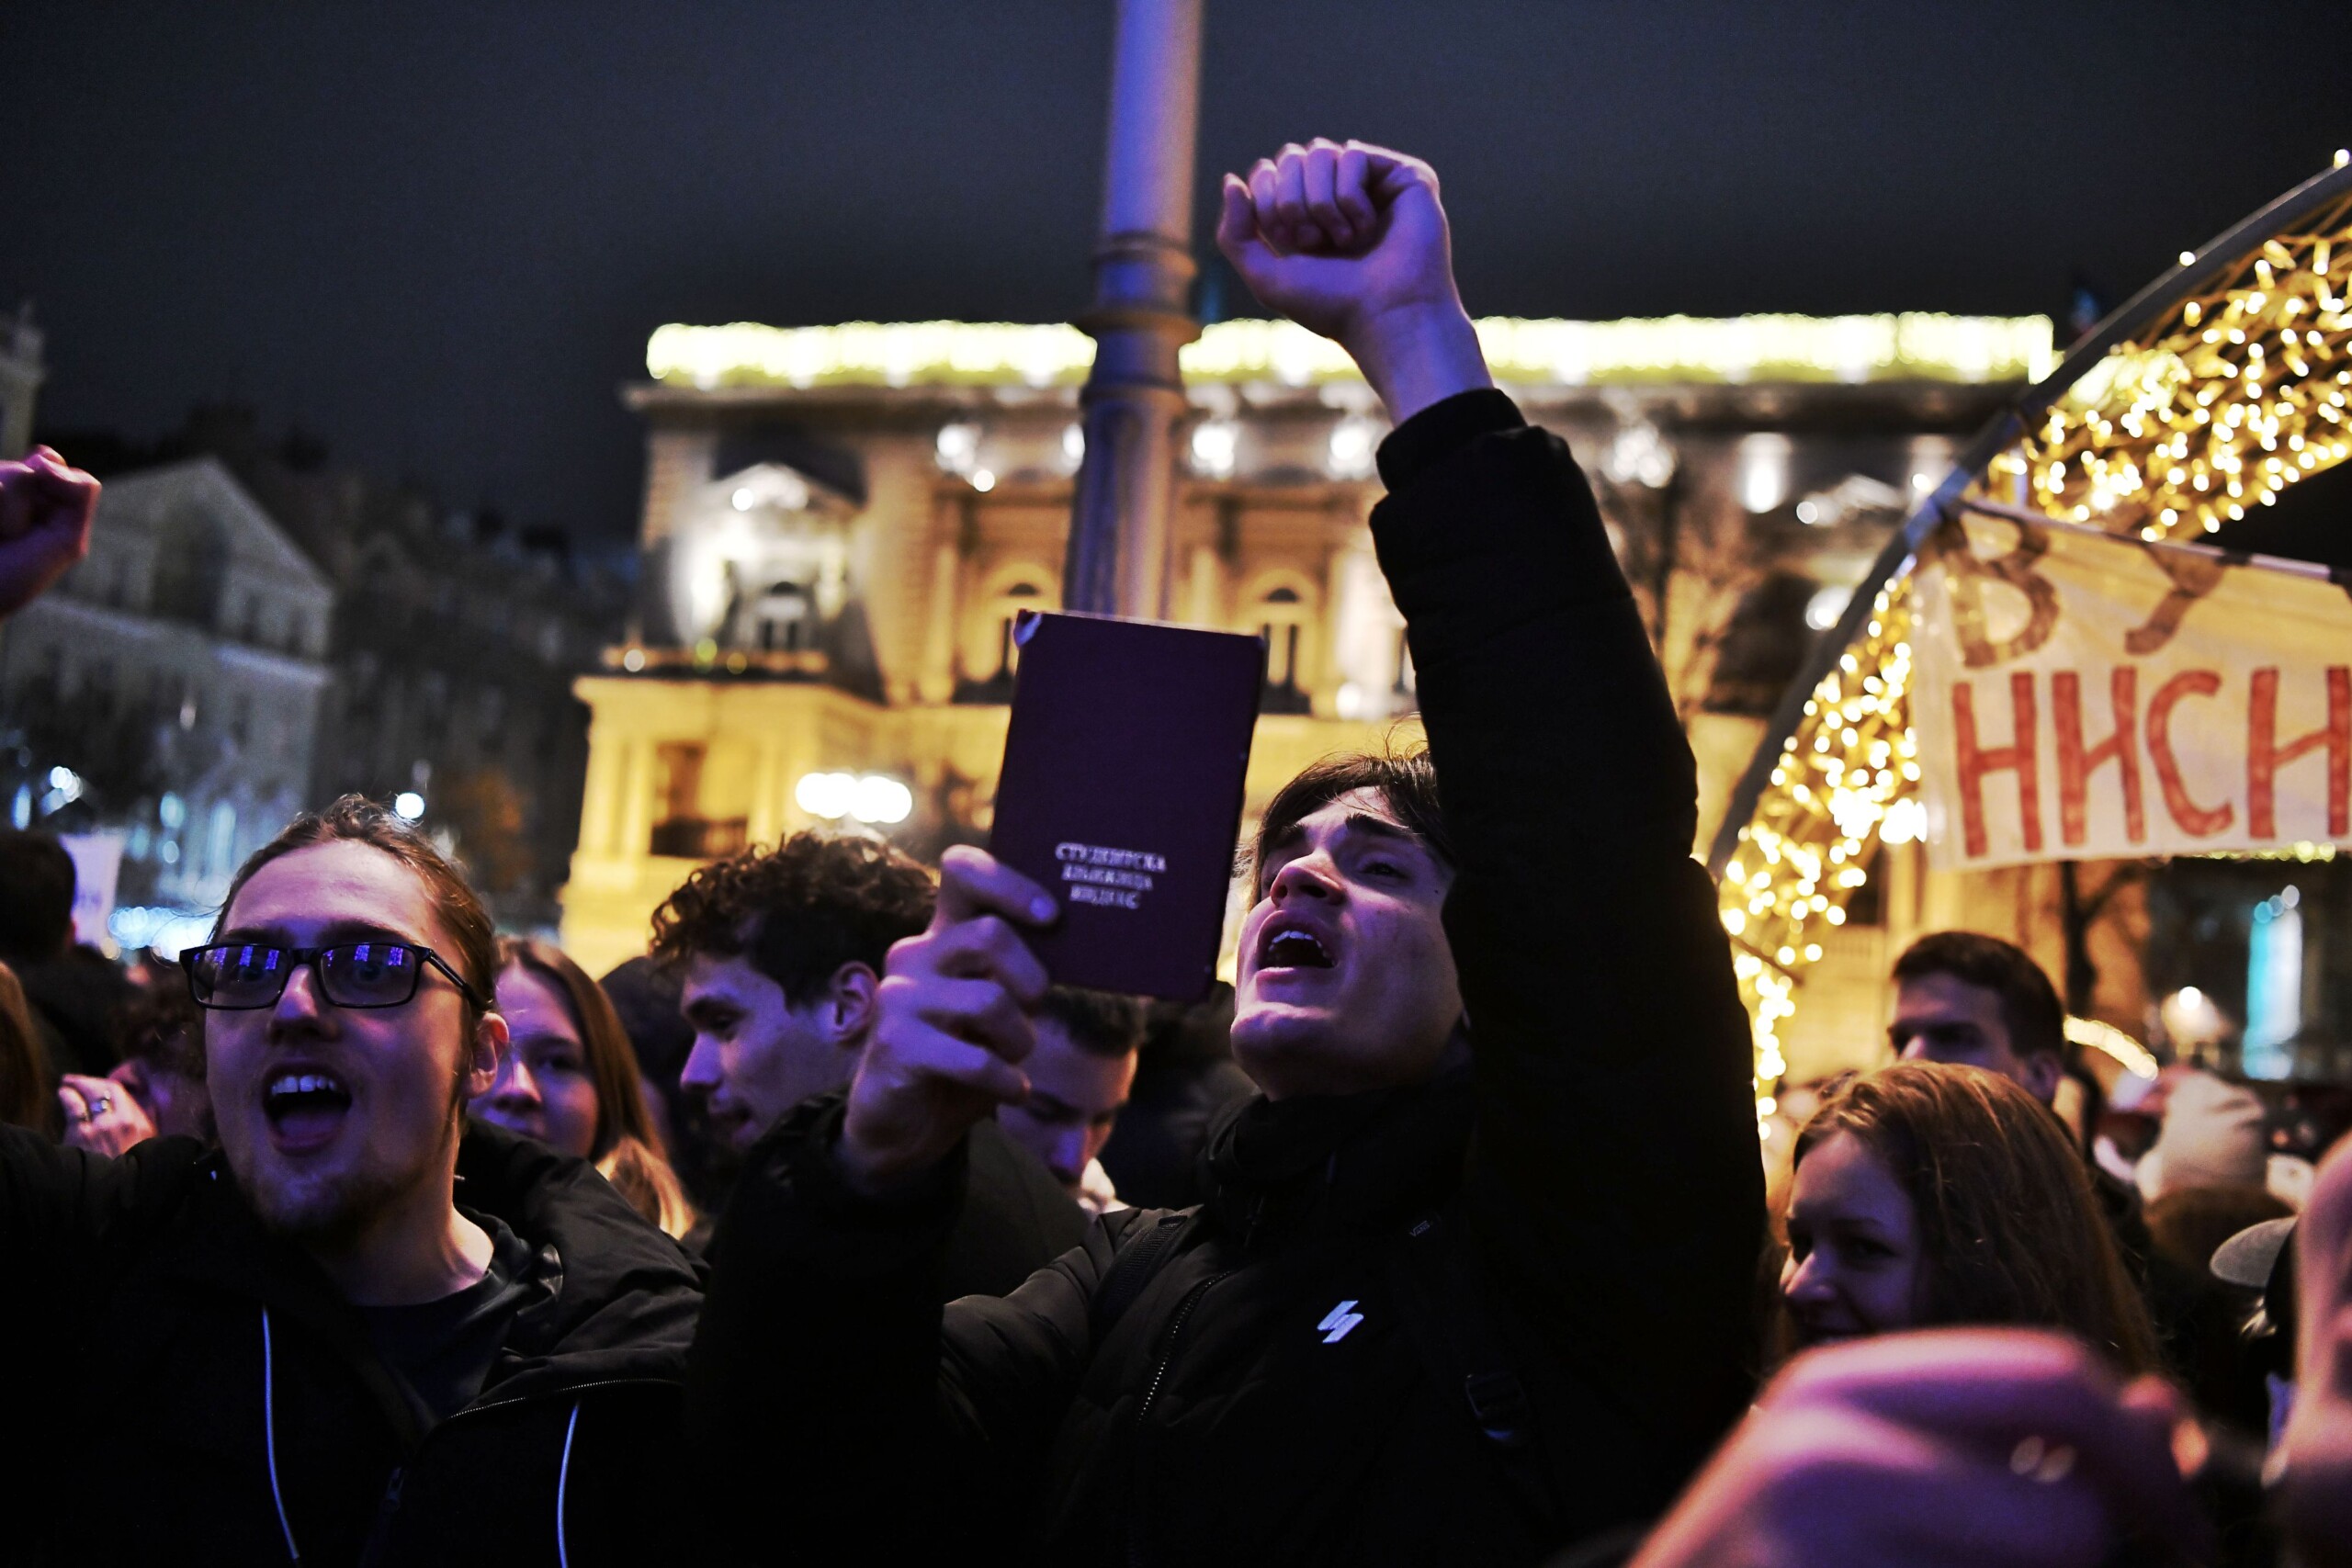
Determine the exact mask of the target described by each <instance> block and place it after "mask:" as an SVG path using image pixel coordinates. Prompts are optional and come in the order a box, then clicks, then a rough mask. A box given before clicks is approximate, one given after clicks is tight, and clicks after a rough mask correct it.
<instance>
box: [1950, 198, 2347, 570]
mask: <svg viewBox="0 0 2352 1568" xmlns="http://www.w3.org/2000/svg"><path fill="white" fill-rule="evenodd" d="M2330 216H2331V217H2332V218H2334V219H2335V220H2337V221H2336V222H2335V224H2333V225H2320V226H2316V227H2315V228H2314V229H2313V231H2310V232H2304V233H2297V234H2282V235H2279V236H2278V237H2276V238H2273V239H2270V240H2267V241H2265V242H2264V243H2263V245H2262V247H2261V249H2260V251H2259V252H2258V253H2256V254H2255V255H2254V256H2253V257H2252V258H2251V260H2250V262H2249V264H2248V265H2246V266H2245V267H2244V268H2242V269H2240V270H2239V271H2238V272H2237V273H2236V274H2235V276H2233V278H2232V280H2231V281H2230V282H2229V283H2228V284H2226V285H2224V286H2222V287H2220V288H2215V289H2212V290H2211V291H2210V292H2208V293H2206V294H2203V295H2201V296H2199V298H2196V299H2188V300H2187V301H2184V302H2183V303H2182V305H2181V306H2180V308H2179V310H2178V311H2177V314H2175V315H2174V317H2173V318H2172V319H2171V320H2170V321H2168V322H2167V323H2166V326H2165V330H2163V331H2162V332H2161V333H2155V334H2151V335H2150V336H2149V337H2148V338H2146V339H2145V340H2143V342H2142V343H2140V344H2133V345H2131V347H2129V348H2128V349H2125V350H2122V351H2120V352H2118V353H2116V354H2114V355H2110V356H2109V358H2107V359H2106V360H2105V361H2103V362H2102V363H2101V364H2100V366H2099V367H2098V369H2097V370H2095V371H2094V372H2093V373H2092V374H2091V375H2089V376H2087V377H2086V378H2084V379H2083V380H2082V381H2081V382H2079V383H2077V384H2076V385H2075V387H2074V388H2073V389H2070V390H2069V391H2068V393H2067V394H2066V396H2065V397H2064V399H2062V400H2060V401H2059V402H2058V403H2056V404H2053V405H2052V408H2051V410H2050V412H2049V414H2048V415H2047V417H2046V418H2045V419H2044V420H2043V422H2042V423H2041V426H2040V427H2039V428H2038V429H2037V430H2036V431H2035V432H2034V433H2033V434H2032V435H2031V436H2030V438H2029V439H2027V440H2026V441H2025V442H2024V443H2023V444H2022V446H2020V448H2019V449H2018V450H2017V451H2015V452H2012V453H2008V454H2005V455H2004V456H2003V457H2002V458H2001V459H2000V460H1999V461H1998V462H1996V464H1995V472H1996V475H2001V476H2005V477H2007V479H2009V480H2010V481H2011V483H2013V484H2014V483H2015V481H2016V480H2017V479H2018V477H2020V476H2022V477H2023V478H2024V479H2025V481H2026V484H2025V491H2026V493H2025V496H2024V497H2023V498H2022V499H2023V500H2024V502H2025V503H2026V504H2028V505H2031V506H2035V507H2038V508H2040V509H2041V511H2043V512H2046V513H2049V514H2050V515H2051V516H2052V517H2057V518H2062V519H2065V520H2067V521H2070V522H2075V523H2093V524H2097V525H2098V526H2100V527H2103V528H2106V529H2107V530H2109V532H2111V533H2137V534H2138V535H2139V536H2141V537H2142V538H2145V539H2160V538H2164V537H2166V536H2170V535H2173V534H2177V533H2183V532H2187V533H2190V534H2199V533H2204V534H2210V533H2211V532H2213V531H2214V530H2215V529H2217V528H2219V527H2220V526H2221V525H2222V524H2224V523H2229V522H2235V521H2236V520H2237V519H2239V518H2241V517H2244V516H2245V514H2246V512H2247V510H2248V509H2249V508H2252V507H2255V506H2267V505H2269V504H2271V503H2272V502H2274V501H2276V500H2277V499H2278V494H2279V492H2280V491H2283V490H2285V489H2286V487H2287V486H2289V485H2290V484H2293V483H2294V482H2295V481H2297V480H2298V479H2302V478H2304V477H2305V476H2306V475H2309V474H2313V473H2316V472H2318V471H2319V470H2320V469H2322V468H2327V467H2329V466H2331V465H2333V464H2335V463H2337V462H2341V461H2342V460H2343V459H2344V458H2345V457H2347V456H2352V414H2347V412H2346V400H2347V398H2352V302H2347V301H2346V289H2347V288H2352V243H2346V242H2347V234H2346V231H2345V230H2344V228H2343V226H2342V224H2341V220H2342V218H2343V216H2344V214H2343V212H2342V211H2341V210H2338V211H2337V212H2335V213H2334V214H2331V215H2330Z"/></svg>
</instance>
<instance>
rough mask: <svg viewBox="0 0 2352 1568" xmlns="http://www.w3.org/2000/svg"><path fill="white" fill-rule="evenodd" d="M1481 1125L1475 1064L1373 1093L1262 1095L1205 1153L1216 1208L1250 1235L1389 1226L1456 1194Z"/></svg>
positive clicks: (1229, 1120)
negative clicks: (1475, 1114) (1475, 1106)
mask: <svg viewBox="0 0 2352 1568" xmlns="http://www.w3.org/2000/svg"><path fill="white" fill-rule="evenodd" d="M1472 1120H1473V1118H1472V1102H1471V1084H1470V1070H1469V1068H1468V1066H1466V1065H1465V1066H1457V1067H1453V1068H1449V1069H1447V1070H1445V1071H1443V1072H1441V1073H1440V1074H1438V1075H1437V1076H1436V1077H1432V1078H1430V1079H1429V1080H1428V1081H1427V1082H1424V1083H1419V1084H1414V1085H1410V1086H1408V1087H1405V1088H1400V1089H1375V1090H1374V1091H1372V1092H1370V1093H1366V1094H1353V1095H1335V1096H1328V1097H1326V1096H1308V1097H1302V1098H1296V1099H1291V1100H1268V1099H1266V1098H1265V1096H1263V1095H1260V1096H1258V1097H1257V1098H1255V1099H1253V1100H1248V1101H1245V1102H1244V1103H1243V1104H1242V1106H1241V1107H1240V1109H1239V1110H1238V1111H1237V1112H1235V1113H1234V1114H1233V1115H1232V1116H1230V1117H1229V1118H1227V1120H1226V1121H1225V1122H1223V1123H1222V1124H1221V1125H1220V1126H1219V1127H1218V1128H1217V1129H1216V1132H1215V1133H1213V1134H1211V1136H1210V1140H1209V1144H1208V1146H1207V1147H1206V1148H1205V1149H1204V1151H1203V1153H1202V1156H1201V1159H1202V1170H1203V1175H1204V1178H1205V1182H1204V1185H1205V1186H1206V1187H1207V1189H1208V1191H1209V1199H1208V1207H1209V1210H1210V1212H1211V1213H1214V1214H1215V1215H1216V1218H1217V1220H1218V1221H1219V1223H1220V1224H1222V1225H1224V1226H1226V1227H1227V1228H1228V1229H1230V1230H1232V1231H1233V1232H1234V1233H1235V1234H1237V1235H1241V1236H1243V1237H1245V1238H1249V1237H1252V1236H1254V1235H1257V1234H1259V1233H1261V1231H1263V1232H1265V1233H1268V1234H1274V1235H1278V1234H1281V1233H1283V1232H1286V1231H1290V1230H1292V1229H1294V1228H1295V1227H1298V1226H1302V1225H1313V1226H1315V1227H1317V1228H1326V1229H1335V1230H1355V1229H1362V1228H1368V1227H1369V1228H1378V1227H1383V1226H1385V1225H1388V1224H1393V1223H1395V1222H1397V1221H1399V1220H1401V1219H1403V1218H1404V1217H1405V1216H1406V1214H1407V1213H1408V1212H1410V1211H1412V1210H1414V1209H1418V1208H1425V1207H1429V1206H1431V1205H1434V1204H1438V1203H1442V1202H1443V1201H1445V1200H1446V1199H1447V1198H1449V1197H1451V1196H1452V1195H1453V1190H1454V1189H1455V1188H1456V1187H1457V1186H1459V1185H1460V1182H1461V1176H1462V1167H1463V1160H1464V1156H1465V1154H1466V1153H1467V1151H1468V1149H1469V1145H1470V1132H1471V1126H1472Z"/></svg>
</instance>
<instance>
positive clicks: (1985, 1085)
mask: <svg viewBox="0 0 2352 1568" xmlns="http://www.w3.org/2000/svg"><path fill="white" fill-rule="evenodd" d="M1838 1133H1851V1134H1853V1135H1854V1136H1855V1137H1856V1138H1858V1139H1860V1141H1861V1143H1862V1144H1863V1145H1865V1146H1867V1147H1868V1148H1869V1149H1870V1151H1871V1153H1872V1154H1874V1155H1876V1156H1878V1158H1879V1159H1880V1160H1881V1161H1883V1163H1884V1164H1885V1166H1886V1168H1887V1169H1888V1170H1889V1171H1890V1172H1891V1173H1892V1174H1893V1175H1894V1179H1895V1181H1896V1183H1897V1184H1898V1185H1900V1186H1901V1187H1902V1189H1903V1190H1904V1192H1905V1195H1907V1196H1908V1197H1909V1198H1910V1200H1911V1211H1912V1213H1913V1215H1914V1216H1915V1218H1916V1220H1917V1224H1918V1229H1919V1248H1920V1258H1921V1269H1920V1277H1919V1292H1920V1293H1919V1298H1918V1301H1917V1314H1918V1321H1917V1326H1918V1327H1921V1328H1932V1327H1939V1326H1947V1325H1958V1324H2009V1325H2023V1326H2030V1327H2041V1328H2058V1329H2065V1330H2069V1331H2071V1332H2073V1333H2075V1334H2076V1335H2079V1336H2080V1337H2083V1338H2085V1339H2087V1340H2089V1341H2090V1342H2091V1344H2093V1345H2094V1346H2096V1347H2098V1348H2100V1349H2102V1350H2105V1351H2106V1352H2107V1353H2108V1354H2109V1356H2111V1357H2112V1358H2113V1359H2115V1360H2116V1362H2117V1363H2118V1364H2119V1365H2120V1366H2121V1367H2122V1368H2123V1369H2124V1370H2125V1371H2131V1372H2140V1371H2149V1370H2152V1369H2153V1368H2154V1366H2155V1365H2156V1352H2155V1333H2154V1329H2153V1328H2151V1327H2150V1326H2149V1323H2148V1309H2147V1307H2146V1306H2145V1305H2144V1304H2143V1303H2142V1302H2141V1299H2140V1292H2139V1290H2138V1288H2137V1287H2136V1286H2134V1285H2133V1283H2132V1282H2131V1275H2130V1273H2129V1272H2128V1271H2127V1270H2126V1269H2125V1268H2124V1265H2123V1256H2122V1254H2121V1253H2120V1251H2119V1250H2118V1249H2117V1247H2116V1245H2115V1237H2114V1235H2113V1234H2112V1233H2111V1232H2110V1231H2109V1229H2108V1224H2107V1219H2106V1216H2105V1215H2104V1214H2103V1213H2101V1212H2100V1210H2099V1206H2098V1198H2097V1196H2096V1195H2095V1194H2094V1193H2093V1192H2092V1190H2091V1183H2090V1176H2089V1174H2088V1172H2087V1171H2086V1169H2085V1168H2084V1165H2083V1157H2082V1156H2081V1155H2079V1154H2077V1153H2076V1152H2075V1145H2074V1142H2073V1140H2072V1139H2071V1138H2070V1137H2069V1136H2068V1135H2067V1132H2066V1128H2065V1126H2064V1123H2063V1122H2060V1121H2059V1120H2058V1118H2057V1116H2056V1114H2055V1113H2054V1112H2052V1111H2051V1110H2050V1108H2049V1107H2048V1106H2046V1105H2044V1104H2042V1103H2041V1101H2040V1100H2036V1099H2034V1098H2033V1096H2032V1095H2030V1094H2029V1093H2027V1092H2026V1091H2025V1090H2024V1089H2021V1088H2019V1087H2018V1084H2017V1083H2015V1082H2014V1081H2013V1080H2011V1079H2008V1078H2006V1077H2001V1076H2000V1075H1999V1074H1997V1073H1990V1072H1986V1071H1985V1070H1984V1069H1983V1068H1981V1067H1962V1066H1948V1065H1945V1064H1943V1063H1939V1062H1899V1063H1897V1064H1895V1065H1894V1066H1891V1067H1882V1068H1880V1069H1879V1070H1878V1071H1877V1072H1874V1073H1862V1074H1858V1075H1857V1076H1855V1077H1851V1078H1849V1079H1847V1080H1846V1081H1845V1082H1844V1083H1843V1084H1841V1085H1839V1086H1838V1087H1837V1088H1835V1089H1832V1090H1830V1092H1829V1094H1828V1095H1827V1096H1826V1098H1825V1099H1824V1100H1822V1102H1821V1108H1820V1109H1819V1110H1818V1111H1815V1112H1814V1113H1813V1117H1812V1119H1811V1120H1810V1121H1808V1122H1805V1124H1804V1131H1803V1132H1801V1133H1799V1134H1797V1141H1796V1149H1795V1153H1794V1156H1793V1159H1792V1168H1793V1166H1796V1165H1802V1164H1803V1163H1804V1157H1805V1156H1806V1155H1807V1154H1808V1153H1809V1152H1811V1150H1812V1149H1813V1148H1814V1147H1815V1145H1818V1144H1820V1143H1821V1142H1822V1141H1823V1140H1825V1139H1826V1138H1829V1137H1831V1136H1833V1135H1834V1134H1838Z"/></svg>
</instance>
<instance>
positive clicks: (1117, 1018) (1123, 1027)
mask: <svg viewBox="0 0 2352 1568" xmlns="http://www.w3.org/2000/svg"><path fill="white" fill-rule="evenodd" d="M1037 1016H1038V1017H1040V1018H1049V1019H1052V1020H1053V1021H1055V1022H1056V1023H1058V1024H1060V1025H1061V1026H1062V1031H1063V1032H1065V1033H1066V1034H1068V1035H1069V1041H1070V1043H1071V1044H1073V1045H1075V1046H1077V1047H1078V1048H1079V1049H1080V1050H1081V1051H1083V1052H1085V1053H1086V1054H1087V1055H1090V1056H1124V1055H1127V1054H1128V1053H1129V1052H1131V1051H1133V1050H1135V1049H1136V1047H1137V1046H1139V1045H1141V1044H1142V1043H1143V1018H1144V1014H1143V1004H1142V1003H1141V1002H1139V1001H1137V1000H1136V998H1133V997H1123V996H1119V995H1117V994H1116V993H1114V992H1111V991H1083V990H1080V989H1079V988H1078V987H1075V986H1053V987H1047V989H1046V998H1045V1000H1043V1001H1041V1002H1039V1003H1038V1004H1037Z"/></svg>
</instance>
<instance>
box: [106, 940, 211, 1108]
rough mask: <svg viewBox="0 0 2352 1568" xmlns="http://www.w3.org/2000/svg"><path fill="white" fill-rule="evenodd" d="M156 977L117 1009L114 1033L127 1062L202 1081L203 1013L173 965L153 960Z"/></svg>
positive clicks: (185, 979) (178, 968) (183, 978)
mask: <svg viewBox="0 0 2352 1568" xmlns="http://www.w3.org/2000/svg"><path fill="white" fill-rule="evenodd" d="M153 963H154V965H155V969H156V973H157V977H156V979H155V980H154V981H153V983H152V984H150V985H148V986H146V987H143V988H141V990H139V991H137V992H135V993H133V994H132V996H131V997H130V999H129V1000H127V1001H125V1002H124V1003H123V1004H122V1006H121V1007H120V1008H119V1009H118V1010H116V1016H115V1034H116V1037H117V1038H118V1039H119V1040H120V1041H121V1042H122V1055H123V1058H124V1060H126V1061H139V1062H144V1063H146V1064H147V1065H148V1066H151V1067H153V1068H155V1069H157V1070H158V1071H162V1072H167V1073H177V1074H179V1075H180V1076H181V1077H189V1078H196V1079H198V1080H201V1079H202V1078H203V1077H204V1013H203V1010H201V1009H199V1008H198V1006H197V1005H196V998H194V997H192V996H190V995H188V989H187V976H185V975H183V974H182V973H181V972H180V967H179V965H178V964H166V963H164V961H163V960H161V959H157V960H154V961H153Z"/></svg>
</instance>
